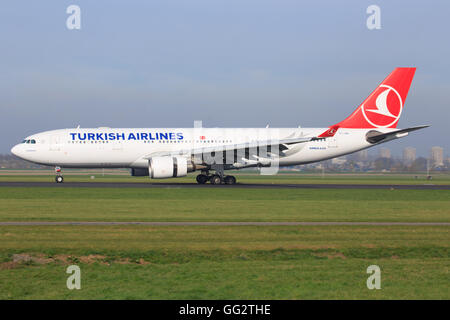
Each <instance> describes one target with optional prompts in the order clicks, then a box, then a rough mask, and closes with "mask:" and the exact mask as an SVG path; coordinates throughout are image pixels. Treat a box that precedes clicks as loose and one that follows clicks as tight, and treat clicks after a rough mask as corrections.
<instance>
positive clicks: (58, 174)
mask: <svg viewBox="0 0 450 320" xmlns="http://www.w3.org/2000/svg"><path fill="white" fill-rule="evenodd" d="M55 173H56V177H55V181H56V183H63V182H64V178H63V176H62V174H61V168H60V167H55Z"/></svg>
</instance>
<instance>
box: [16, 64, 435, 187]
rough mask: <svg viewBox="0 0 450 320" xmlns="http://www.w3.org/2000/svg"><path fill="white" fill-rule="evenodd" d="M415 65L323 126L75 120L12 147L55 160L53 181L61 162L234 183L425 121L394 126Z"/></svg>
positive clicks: (393, 135) (26, 155) (387, 137)
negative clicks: (91, 124) (241, 175)
mask: <svg viewBox="0 0 450 320" xmlns="http://www.w3.org/2000/svg"><path fill="white" fill-rule="evenodd" d="M415 70H416V69H415V68H397V69H395V70H394V71H393V72H392V73H391V74H390V75H389V76H388V77H387V78H386V79H384V81H383V82H382V83H381V84H380V85H379V86H378V87H377V88H376V89H375V90H374V91H373V92H372V93H371V94H370V95H369V97H368V98H367V99H366V100H364V102H363V103H362V104H361V105H360V106H359V107H358V108H357V109H356V110H355V111H354V112H353V113H352V114H351V115H350V116H349V117H347V118H346V119H345V120H343V121H341V122H339V123H337V124H335V125H332V126H330V127H328V128H269V127H266V128H239V129H230V128H227V129H220V128H182V129H167V128H160V129H155V128H153V129H147V128H141V129H138V128H136V129H120V128H115V129H113V128H107V127H100V128H94V129H85V128H79V127H78V128H75V129H61V130H52V131H46V132H42V133H37V134H33V135H31V136H28V137H26V138H25V139H24V140H23V141H22V143H20V144H18V145H16V146H14V147H13V148H12V149H11V152H12V153H13V154H14V155H16V156H18V157H20V158H22V159H24V160H28V161H31V162H34V163H38V164H43V165H49V166H55V171H56V178H55V180H56V182H58V183H61V182H63V176H62V175H61V173H60V168H61V167H63V168H130V169H131V175H132V176H150V178H152V179H164V178H172V177H183V176H186V175H187V174H188V172H193V171H200V174H199V175H198V176H197V182H198V183H199V184H204V183H206V182H210V183H211V184H222V183H225V184H235V183H236V178H235V177H234V176H231V175H225V173H224V172H225V171H226V170H230V169H241V168H248V167H259V168H261V170H268V172H276V169H277V168H278V167H280V166H292V165H300V164H307V163H312V162H317V161H322V160H326V159H330V158H334V157H339V156H342V155H345V154H349V153H352V152H356V151H359V150H362V149H366V148H369V147H372V146H375V145H378V144H380V143H384V142H387V141H391V140H394V139H398V138H401V137H404V136H406V135H408V133H409V132H411V131H414V130H418V129H422V128H425V127H427V126H419V127H412V128H406V129H397V123H398V121H399V119H400V115H401V113H402V110H403V106H404V103H405V99H406V96H407V94H408V91H409V87H410V85H411V82H412V79H413V77H414V73H415ZM271 169H274V170H272V171H270V170H271ZM211 171H214V174H210V172H211Z"/></svg>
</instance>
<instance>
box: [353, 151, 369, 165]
mask: <svg viewBox="0 0 450 320" xmlns="http://www.w3.org/2000/svg"><path fill="white" fill-rule="evenodd" d="M355 158H356V159H355V160H356V161H361V162H365V161H368V160H369V152H368V151H367V149H364V150H361V151H359V152H356V153H355Z"/></svg>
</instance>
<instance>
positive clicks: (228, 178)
mask: <svg viewBox="0 0 450 320" xmlns="http://www.w3.org/2000/svg"><path fill="white" fill-rule="evenodd" d="M224 181H225V184H236V178H235V177H234V176H226V177H225V179H224Z"/></svg>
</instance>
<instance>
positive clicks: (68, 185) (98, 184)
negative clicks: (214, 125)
mask: <svg viewBox="0 0 450 320" xmlns="http://www.w3.org/2000/svg"><path fill="white" fill-rule="evenodd" d="M0 187H35V188H42V187H44V188H167V189H171V188H175V189H176V188H208V189H220V188H224V189H235V188H247V189H398V190H450V185H435V184H410V185H406V184H405V185H400V184H319V183H318V184H287V183H286V184H284V183H283V184H259V183H254V184H240V183H238V184H235V185H210V184H204V185H201V184H196V183H141V182H70V181H69V182H64V183H55V182H31V181H30V182H16V181H12V182H11V181H8V182H0Z"/></svg>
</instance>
